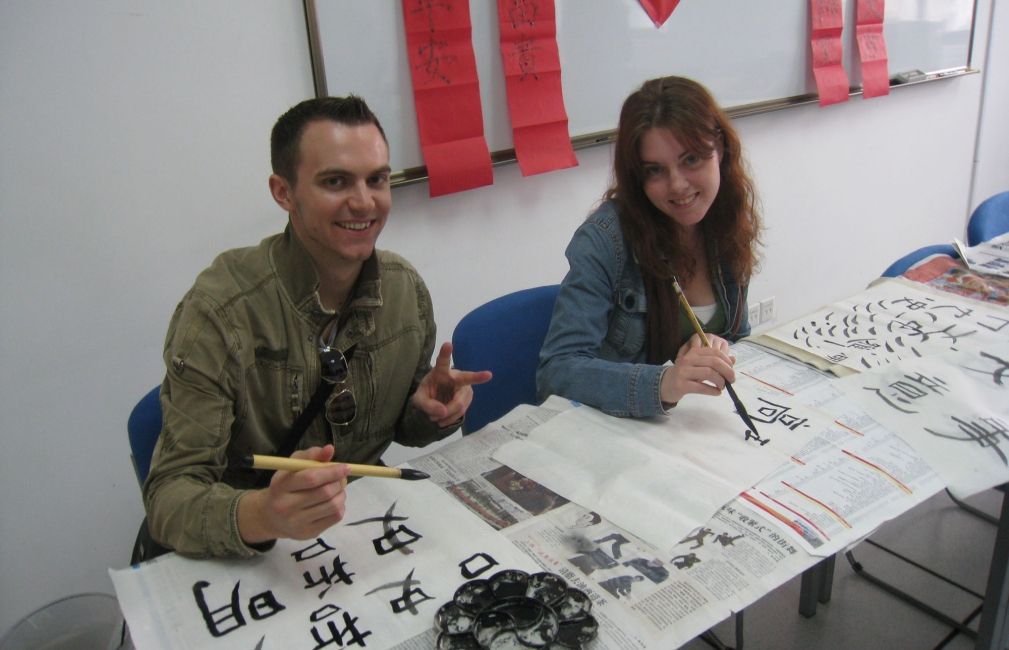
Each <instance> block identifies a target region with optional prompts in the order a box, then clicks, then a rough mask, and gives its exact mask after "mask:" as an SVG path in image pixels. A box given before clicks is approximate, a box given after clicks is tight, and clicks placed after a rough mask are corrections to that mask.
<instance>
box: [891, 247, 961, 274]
mask: <svg viewBox="0 0 1009 650" xmlns="http://www.w3.org/2000/svg"><path fill="white" fill-rule="evenodd" d="M936 254H941V255H948V256H950V257H952V258H953V259H959V257H960V256H959V255H958V254H957V252H956V249H954V248H953V246H952V245H950V244H933V245H932V246H922V247H921V248H919V249H918V250H916V251H912V252H910V253H908V254H907V255H905V256H904V257H902V258H900V259H899V260H897V261H895V262H894V263H893V264H891V265H890V266H888V267H887V268H886V270H885V271H883V272H882V273H881V274H880V275H881V276H883V277H884V278H895V277H897V276H898V275H902V274H903V273H904V271H906V270H908V269H909V268H911V267H912V266H914V264H915V263H916V262H918V261H919V260H923V259H925V258H926V257H928V256H929V255H936Z"/></svg>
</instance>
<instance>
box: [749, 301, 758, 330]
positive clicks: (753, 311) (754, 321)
mask: <svg viewBox="0 0 1009 650" xmlns="http://www.w3.org/2000/svg"><path fill="white" fill-rule="evenodd" d="M748 310H749V313H748V315H749V317H750V327H756V326H757V325H760V303H759V302H755V303H753V304H752V305H750V306H749V308H748Z"/></svg>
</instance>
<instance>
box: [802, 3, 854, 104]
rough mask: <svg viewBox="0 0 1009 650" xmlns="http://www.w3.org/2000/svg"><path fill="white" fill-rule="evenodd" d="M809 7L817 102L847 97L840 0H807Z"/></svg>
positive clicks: (833, 102) (828, 102)
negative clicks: (818, 99) (818, 95)
mask: <svg viewBox="0 0 1009 650" xmlns="http://www.w3.org/2000/svg"><path fill="white" fill-rule="evenodd" d="M809 10H810V14H811V18H812V30H811V31H812V33H811V34H810V39H809V40H810V46H811V47H812V49H813V76H814V77H816V90H817V92H818V93H819V94H820V106H828V105H830V104H837V103H839V102H845V101H848V74H847V73H846V72H845V71H844V65H843V64H842V63H841V53H842V48H841V31H842V30H843V29H844V14H843V13H842V12H841V0H809Z"/></svg>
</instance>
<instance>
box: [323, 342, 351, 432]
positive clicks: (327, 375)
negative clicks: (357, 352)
mask: <svg viewBox="0 0 1009 650" xmlns="http://www.w3.org/2000/svg"><path fill="white" fill-rule="evenodd" d="M319 363H320V365H321V366H322V381H324V382H326V383H327V384H333V392H332V393H331V394H330V396H329V397H328V398H327V399H326V420H327V421H328V422H329V423H330V424H333V425H336V426H346V425H348V424H350V423H351V422H353V421H354V418H356V417H357V399H356V398H355V397H354V392H353V391H352V390H351V389H350V385H349V384H348V382H347V380H348V379H350V365H349V364H348V363H347V357H346V356H344V354H343V352H341V351H340V350H338V349H337V348H334V347H330V346H329V345H328V344H326V343H324V342H322V341H321V340H320V341H319Z"/></svg>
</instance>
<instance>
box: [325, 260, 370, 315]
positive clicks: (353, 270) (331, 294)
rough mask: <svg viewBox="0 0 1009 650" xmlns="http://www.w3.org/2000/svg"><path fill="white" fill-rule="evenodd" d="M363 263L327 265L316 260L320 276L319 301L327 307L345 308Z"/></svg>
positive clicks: (335, 309)
mask: <svg viewBox="0 0 1009 650" xmlns="http://www.w3.org/2000/svg"><path fill="white" fill-rule="evenodd" d="M363 265H364V264H363V262H357V263H356V264H354V265H346V266H343V265H340V266H328V267H326V266H323V265H321V264H319V263H318V262H315V271H316V273H317V274H318V276H319V301H320V302H321V303H322V306H323V307H324V308H325V309H332V310H334V311H340V310H342V309H343V306H344V305H345V304H346V303H347V300H348V299H349V298H350V292H351V291H353V290H354V283H355V282H357V276H359V275H360V274H361V267H362V266H363Z"/></svg>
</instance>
